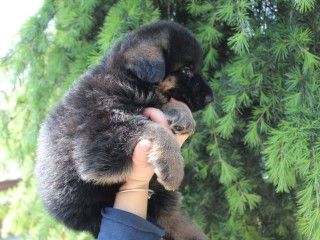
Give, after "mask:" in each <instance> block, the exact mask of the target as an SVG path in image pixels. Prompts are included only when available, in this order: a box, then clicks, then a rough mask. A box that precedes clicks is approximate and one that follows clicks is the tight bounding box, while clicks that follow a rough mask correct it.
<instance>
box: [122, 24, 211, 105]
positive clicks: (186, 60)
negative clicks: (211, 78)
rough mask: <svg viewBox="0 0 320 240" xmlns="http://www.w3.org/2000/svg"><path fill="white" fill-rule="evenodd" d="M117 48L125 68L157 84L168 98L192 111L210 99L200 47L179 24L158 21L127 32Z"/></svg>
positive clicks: (207, 102)
mask: <svg viewBox="0 0 320 240" xmlns="http://www.w3.org/2000/svg"><path fill="white" fill-rule="evenodd" d="M120 51H122V53H123V56H124V59H123V61H124V65H125V67H126V70H127V71H129V72H130V73H131V74H133V75H135V76H136V77H137V78H138V79H139V80H141V81H144V82H147V83H149V84H153V85H155V86H157V88H158V89H159V91H160V92H161V93H162V94H163V95H164V96H166V97H167V98H168V99H169V98H170V97H173V98H175V99H177V100H180V101H183V102H185V103H186V104H187V105H188V106H189V108H190V109H191V111H197V110H200V109H202V108H203V107H205V106H206V105H207V104H209V103H210V102H211V101H212V91H211V89H210V87H209V86H208V84H207V83H206V81H205V80H204V79H203V77H202V74H201V65H202V56H203V52H202V49H201V47H200V45H199V43H198V42H197V41H196V39H195V38H194V37H193V36H192V34H191V33H190V32H189V31H188V30H187V29H185V28H184V27H182V26H180V25H179V24H177V23H174V22H159V23H155V24H151V25H148V26H145V27H143V28H141V29H139V30H137V31H135V32H133V33H131V34H129V35H128V37H127V38H126V39H125V40H124V42H123V43H122V45H121V50H120Z"/></svg>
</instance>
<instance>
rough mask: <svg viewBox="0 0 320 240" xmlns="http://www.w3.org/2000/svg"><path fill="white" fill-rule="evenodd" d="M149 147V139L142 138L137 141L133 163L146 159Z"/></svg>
mask: <svg viewBox="0 0 320 240" xmlns="http://www.w3.org/2000/svg"><path fill="white" fill-rule="evenodd" d="M150 149H151V142H150V141H149V140H146V139H143V140H141V141H140V142H138V143H137V145H136V147H135V149H134V151H133V156H132V160H133V161H134V162H135V163H144V164H146V163H147V161H148V152H149V151H150Z"/></svg>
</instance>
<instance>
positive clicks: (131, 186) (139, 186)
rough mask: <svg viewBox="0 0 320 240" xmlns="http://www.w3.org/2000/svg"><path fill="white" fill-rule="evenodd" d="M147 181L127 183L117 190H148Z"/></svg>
mask: <svg viewBox="0 0 320 240" xmlns="http://www.w3.org/2000/svg"><path fill="white" fill-rule="evenodd" d="M148 188H149V181H143V182H141V181H127V182H125V183H124V184H123V185H122V186H121V187H120V188H119V190H127V189H148Z"/></svg>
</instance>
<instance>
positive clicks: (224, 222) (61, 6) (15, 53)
mask: <svg viewBox="0 0 320 240" xmlns="http://www.w3.org/2000/svg"><path fill="white" fill-rule="evenodd" d="M319 10H320V4H319V1H317V0H277V1H276V0H262V1H257V0H250V1H249V0H227V1H222V0H216V1H200V0H190V1H187V3H186V1H181V0H174V1H173V0H171V1H162V0H158V1H156V0H154V1H151V0H150V1H140V0H136V1H129V0H120V1H103V0H89V1H80V0H78V1H62V0H58V1H53V0H46V1H44V4H43V7H42V8H41V9H40V10H39V12H38V13H37V14H36V15H35V16H34V17H32V18H31V19H30V20H29V21H28V22H27V23H26V24H25V25H24V27H23V28H22V29H21V41H20V42H19V43H18V44H17V45H16V46H14V48H13V49H12V50H11V51H10V52H9V53H8V55H7V56H6V57H4V58H3V59H2V61H1V67H2V68H3V69H5V70H7V71H8V72H9V73H10V74H11V75H12V76H13V78H12V84H13V86H14V91H13V93H6V94H7V98H6V99H7V100H8V104H9V106H11V107H10V108H9V109H7V110H1V118H2V120H3V121H2V122H1V125H0V128H1V131H0V132H1V136H2V138H1V140H0V141H1V146H3V147H4V148H5V150H6V156H7V159H14V160H16V161H18V162H19V163H20V165H21V169H22V170H23V173H24V180H23V181H22V183H21V184H20V185H19V186H18V187H17V188H16V189H13V190H11V191H10V192H9V196H10V198H9V196H4V195H3V196H1V199H5V200H6V201H1V202H0V204H2V205H3V206H4V208H3V207H1V208H0V209H1V211H0V217H1V218H3V219H4V221H3V234H9V233H15V234H17V235H19V236H22V237H24V238H26V239H30V238H31V239H88V235H83V233H82V234H76V233H74V232H71V231H68V230H66V229H65V228H64V227H63V226H61V225H60V224H58V223H56V222H55V221H54V220H53V219H52V218H51V217H49V216H48V215H47V214H45V212H44V210H43V208H41V203H40V201H39V200H38V198H37V195H36V188H35V183H34V179H33V174H32V173H33V164H34V151H35V147H36V137H37V131H38V129H39V126H40V123H41V122H42V121H43V118H44V117H45V115H46V113H47V112H48V111H49V110H50V109H51V108H52V107H53V106H54V104H56V103H57V101H59V99H60V98H61V97H62V96H63V94H64V92H65V91H66V90H67V88H68V87H69V86H70V85H71V84H72V83H73V82H74V81H75V80H76V79H77V78H78V77H79V75H80V74H81V73H83V72H84V70H85V69H86V68H87V67H88V66H90V65H93V64H95V63H97V61H99V59H101V56H102V55H103V54H104V52H105V51H107V50H108V49H109V48H110V47H111V46H112V44H113V43H114V42H116V41H117V40H119V39H121V38H122V37H123V36H124V34H125V33H126V32H128V31H130V30H132V29H135V28H137V27H138V26H140V25H143V24H146V23H149V22H153V21H156V20H158V19H171V20H174V21H177V22H180V23H182V24H184V25H186V26H188V28H190V29H191V30H192V31H193V32H194V33H195V34H196V36H197V38H198V39H199V41H200V42H201V44H202V46H203V48H204V50H205V56H204V67H203V70H204V75H205V76H206V77H207V78H208V80H209V83H210V85H211V87H212V89H213V91H214V103H213V104H211V105H210V106H209V107H207V108H206V109H205V110H203V111H202V112H199V113H196V114H195V117H196V119H197V126H198V129H197V132H196V133H195V134H194V136H193V137H192V138H191V139H190V140H189V141H188V142H187V143H186V146H185V147H184V148H183V150H182V151H183V154H184V156H185V161H186V177H185V180H184V184H183V186H182V187H181V191H182V192H183V194H184V196H185V198H184V208H185V210H186V211H187V213H188V214H189V215H190V216H191V217H192V218H193V219H194V221H196V222H197V223H198V224H199V225H201V226H202V227H203V229H204V230H205V231H206V233H207V234H208V236H209V237H210V238H212V239H246V240H249V239H308V240H309V239H310V240H317V239H320V160H319V159H320V139H319V130H320V122H319V119H320V116H319V112H320V111H319V108H320V106H319V104H320V99H319V98H320V86H319V85H320V82H319V79H320V57H319V56H320V45H319V39H320V28H319V26H320V25H319V22H320V15H319V14H318V12H319ZM9 94H10V97H9ZM11 196H12V197H11ZM9 199H14V200H13V201H9ZM8 202H10V204H8ZM39 209H40V210H39Z"/></svg>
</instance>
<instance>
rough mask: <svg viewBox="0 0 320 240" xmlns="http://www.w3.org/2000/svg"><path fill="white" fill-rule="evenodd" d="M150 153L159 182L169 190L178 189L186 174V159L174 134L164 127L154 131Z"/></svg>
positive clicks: (151, 162) (150, 160)
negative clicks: (184, 159)
mask: <svg viewBox="0 0 320 240" xmlns="http://www.w3.org/2000/svg"><path fill="white" fill-rule="evenodd" d="M151 141H152V148H151V150H150V152H149V155H148V161H149V163H150V164H151V165H152V166H153V167H154V169H155V170H154V171H155V174H156V175H157V179H158V182H159V183H161V184H162V185H163V186H164V187H165V189H167V190H176V189H177V188H178V187H179V185H180V183H181V181H182V179H183V176H184V161H183V157H182V156H181V152H180V147H179V145H178V142H177V140H176V139H175V137H174V135H173V134H172V133H171V132H169V131H168V130H167V129H164V128H163V127H161V126H160V127H158V129H156V130H154V131H153V136H152V137H151Z"/></svg>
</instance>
